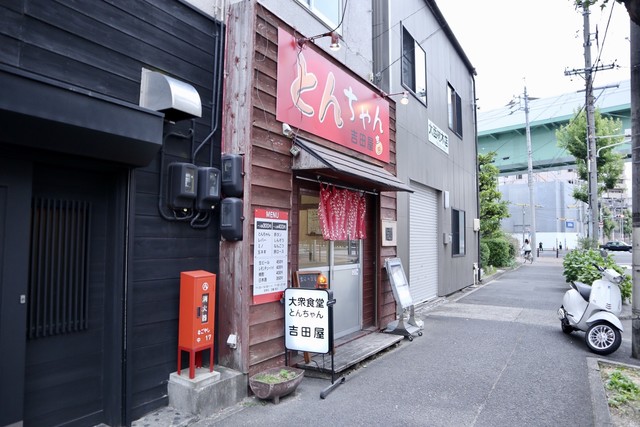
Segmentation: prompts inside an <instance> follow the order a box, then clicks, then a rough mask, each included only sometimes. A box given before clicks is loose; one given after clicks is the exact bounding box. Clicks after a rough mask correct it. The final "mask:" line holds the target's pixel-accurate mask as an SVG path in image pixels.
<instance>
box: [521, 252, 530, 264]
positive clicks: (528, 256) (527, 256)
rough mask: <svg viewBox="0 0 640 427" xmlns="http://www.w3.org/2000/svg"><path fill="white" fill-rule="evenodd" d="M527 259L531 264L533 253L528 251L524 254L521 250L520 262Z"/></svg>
mask: <svg viewBox="0 0 640 427" xmlns="http://www.w3.org/2000/svg"><path fill="white" fill-rule="evenodd" d="M527 261H529V263H530V264H533V253H531V252H529V253H528V254H525V253H524V251H522V263H523V264H526V263H527Z"/></svg>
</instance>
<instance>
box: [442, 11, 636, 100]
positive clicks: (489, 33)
mask: <svg viewBox="0 0 640 427" xmlns="http://www.w3.org/2000/svg"><path fill="white" fill-rule="evenodd" d="M436 3H437V5H438V7H439V8H440V10H441V12H442V14H443V15H444V18H445V20H446V21H447V22H448V24H449V26H450V27H451V29H452V30H453V33H454V35H455V36H456V39H457V40H458V42H459V43H460V45H461V46H462V49H463V50H464V52H465V54H466V55H467V57H468V58H469V60H470V61H471V64H472V65H473V66H474V67H475V69H476V73H477V76H476V77H475V79H476V97H477V98H478V106H479V107H480V112H485V111H490V110H493V109H496V108H500V107H502V106H504V105H506V104H507V103H508V102H509V101H511V100H512V99H513V98H514V97H517V96H522V95H523V94H524V88H525V85H526V87H527V92H528V95H529V97H535V98H546V97H551V96H556V95H562V94H564V93H568V92H574V91H578V90H581V89H582V90H584V87H585V82H584V78H583V77H581V75H574V76H572V77H570V76H565V70H583V69H584V68H585V60H584V47H583V43H584V32H583V27H584V25H583V20H584V18H583V15H582V9H579V10H576V9H575V7H574V6H573V4H574V1H573V0H536V1H524V0H484V1H479V0H436ZM590 12H591V13H590V16H589V20H590V26H591V33H593V34H594V35H593V36H592V45H591V59H592V63H595V61H596V58H598V55H600V64H602V65H609V64H613V63H614V62H615V64H616V65H617V68H615V69H612V70H602V71H597V72H596V74H595V77H594V80H593V81H594V88H597V87H601V86H606V85H609V84H614V83H617V82H620V81H623V80H629V79H630V68H629V63H630V59H629V54H630V42H629V39H628V37H629V27H630V21H629V15H628V14H627V11H626V9H625V8H624V5H623V4H620V3H617V2H616V1H614V0H610V1H609V4H608V5H607V7H606V8H605V9H603V10H601V9H600V7H599V5H596V6H592V7H591V8H590ZM609 18H610V21H609ZM607 22H609V24H608V29H607ZM596 27H597V32H598V41H596V40H595V39H593V38H594V37H595V33H596ZM605 33H606V36H605Z"/></svg>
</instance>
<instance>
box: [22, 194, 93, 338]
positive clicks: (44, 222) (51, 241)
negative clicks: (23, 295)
mask: <svg viewBox="0 0 640 427" xmlns="http://www.w3.org/2000/svg"><path fill="white" fill-rule="evenodd" d="M90 211H91V205H90V204H89V203H87V202H81V201H69V200H51V199H42V198H35V199H34V200H33V203H32V216H31V259H30V274H29V295H28V301H29V307H28V308H29V310H28V320H27V322H28V325H27V327H28V329H27V334H28V337H29V338H30V339H33V338H41V337H47V336H52V335H59V334H65V333H69V332H77V331H81V330H85V329H87V327H88V313H89V294H88V275H87V270H88V269H87V266H88V258H89V256H88V254H89V226H90V219H91V218H90Z"/></svg>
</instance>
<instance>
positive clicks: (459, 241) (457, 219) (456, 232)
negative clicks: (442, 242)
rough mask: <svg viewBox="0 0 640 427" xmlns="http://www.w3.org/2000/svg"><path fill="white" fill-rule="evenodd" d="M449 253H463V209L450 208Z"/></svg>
mask: <svg viewBox="0 0 640 427" xmlns="http://www.w3.org/2000/svg"><path fill="white" fill-rule="evenodd" d="M451 211H452V212H451V243H452V248H451V254H452V255H464V254H465V247H464V224H465V222H464V217H465V214H464V211H459V210H456V209H452V210H451Z"/></svg>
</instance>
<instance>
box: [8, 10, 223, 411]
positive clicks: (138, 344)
mask: <svg viewBox="0 0 640 427" xmlns="http://www.w3.org/2000/svg"><path fill="white" fill-rule="evenodd" d="M218 36H220V37H221V36H222V34H221V25H220V24H219V23H216V22H215V21H213V20H212V19H210V18H208V17H207V16H205V15H202V14H201V13H200V12H198V11H196V10H195V9H193V8H191V7H189V6H188V5H186V4H185V3H182V2H180V1H177V0H138V1H134V2H130V1H126V0H105V1H90V2H83V1H62V0H60V1H53V0H8V1H4V2H2V5H0V45H1V46H2V49H0V63H3V64H8V65H11V66H14V67H18V68H21V69H23V70H27V71H30V72H34V73H36V74H40V75H43V76H46V77H49V78H52V79H55V80H58V81H61V82H65V83H68V84H71V85H74V86H78V87H81V88H83V89H86V90H89V91H92V92H94V93H98V94H102V95H106V96H109V97H112V98H115V99H117V100H121V101H125V102H128V103H132V104H136V105H137V104H138V99H139V94H140V75H141V69H142V68H143V67H146V68H150V69H154V70H158V71H161V72H164V73H167V74H169V75H171V76H173V77H175V78H177V79H179V80H182V81H184V82H187V83H189V84H191V85H192V86H194V87H195V88H196V90H197V91H198V93H199V94H200V97H201V101H202V107H203V117H202V118H200V119H197V120H196V121H195V123H194V124H195V129H194V131H195V134H194V138H193V141H192V140H191V139H184V138H180V137H175V136H173V137H170V138H168V139H167V142H166V145H165V152H166V154H167V159H166V164H168V163H169V162H171V161H190V158H191V144H192V142H193V143H195V144H198V143H200V142H201V141H202V140H203V139H204V138H205V137H206V136H207V135H208V134H209V133H210V131H211V114H212V104H213V97H214V96H216V97H220V94H214V82H213V67H214V64H215V63H216V60H221V55H222V53H220V54H219V57H218V58H214V52H215V46H216V43H217V40H218V38H217V37H218ZM191 125H192V123H190V121H187V122H181V123H179V124H177V125H167V127H166V132H173V131H177V132H179V133H186V132H187V130H188V127H190V126H191ZM219 141H220V137H219V132H218V133H216V134H215V135H214V138H213V139H212V144H210V145H209V146H207V147H205V149H204V150H202V152H201V153H200V155H199V157H198V159H197V160H196V163H197V164H199V165H207V164H208V163H209V154H210V152H211V151H210V150H213V151H212V152H213V155H214V166H218V167H219V166H220V164H219V162H220V160H219V157H220V156H219V153H220V148H219V147H220V142H219ZM158 171H159V162H158V160H156V161H154V162H153V163H152V164H150V165H149V166H148V167H144V168H140V169H137V170H135V173H134V174H133V175H132V181H131V183H132V185H133V191H134V193H133V196H132V197H131V203H132V205H131V209H132V212H133V213H132V217H131V218H130V224H129V231H130V244H131V245H132V246H131V247H130V251H129V252H126V251H125V249H124V248H122V249H121V251H122V254H121V255H122V256H123V257H124V256H125V255H127V253H128V254H129V257H130V258H129V261H130V265H129V285H128V289H129V294H128V322H129V327H128V333H127V338H128V355H127V358H126V360H127V362H128V363H129V368H128V370H127V373H128V375H129V377H128V385H127V388H128V390H129V393H130V395H129V397H128V401H129V404H130V407H131V408H133V411H132V412H131V414H130V415H129V418H131V417H134V418H135V417H138V416H140V415H142V414H144V413H146V412H148V411H149V410H152V409H155V408H157V407H160V406H163V405H166V404H167V403H168V402H167V382H168V379H169V374H170V373H171V372H173V371H175V370H176V355H177V330H178V301H179V297H178V295H179V277H180V272H181V271H187V270H195V269H203V270H208V271H212V272H217V270H218V247H219V234H218V227H217V217H216V218H214V221H212V225H211V226H209V227H208V228H206V229H201V230H196V229H193V228H191V227H189V225H188V224H187V223H184V222H181V223H179V222H169V221H166V220H164V219H162V218H161V217H160V216H159V214H158V192H159V184H158V182H159V175H158ZM122 232H123V233H124V230H122ZM110 291H111V292H121V293H122V292H124V286H123V287H122V289H112V290H110ZM117 344H118V343H116V345H117Z"/></svg>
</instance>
